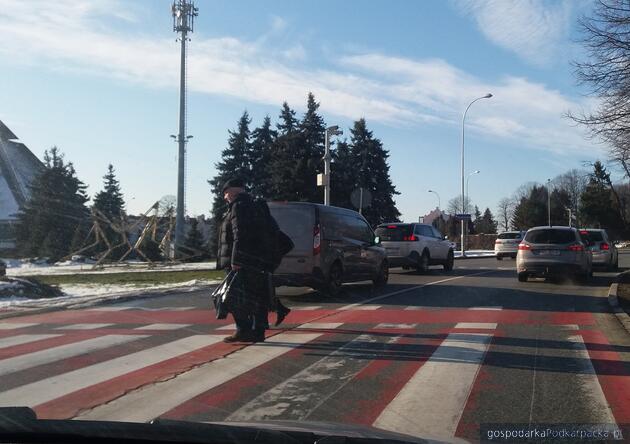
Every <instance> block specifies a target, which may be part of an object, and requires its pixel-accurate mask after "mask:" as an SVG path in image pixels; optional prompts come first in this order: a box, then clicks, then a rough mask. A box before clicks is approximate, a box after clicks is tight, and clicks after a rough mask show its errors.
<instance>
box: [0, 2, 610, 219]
mask: <svg viewBox="0 0 630 444" xmlns="http://www.w3.org/2000/svg"><path fill="white" fill-rule="evenodd" d="M195 4H196V6H197V7H198V8H199V17H198V18H197V21H196V26H195V32H194V34H192V36H191V38H192V41H191V43H190V46H189V48H190V59H189V64H188V67H189V76H188V79H189V87H190V89H189V96H188V98H189V105H188V115H189V124H188V130H189V134H192V135H193V136H194V138H193V139H192V141H191V143H190V144H189V145H188V156H189V157H188V168H187V169H188V179H187V212H188V214H190V215H199V214H206V215H207V214H208V213H209V210H210V206H211V197H210V190H209V187H208V185H207V182H206V181H207V179H209V178H211V177H212V176H213V175H214V172H215V171H214V163H215V162H217V161H219V160H220V153H221V151H222V150H223V149H224V148H225V146H226V140H227V132H228V129H233V128H234V127H235V125H236V122H237V120H238V118H239V117H240V115H241V114H242V113H243V111H244V110H247V111H248V112H249V113H250V115H251V117H252V119H253V122H252V128H253V127H255V126H256V125H259V124H260V123H261V122H262V119H263V118H264V116H265V115H267V114H268V115H270V116H271V117H272V121H274V122H275V121H276V120H277V116H278V114H279V111H280V107H281V104H282V102H283V101H285V100H286V101H288V102H289V104H290V105H291V106H292V107H293V108H295V109H296V110H297V111H298V113H299V114H300V115H301V113H302V112H303V111H304V106H305V103H306V96H307V94H308V92H309V91H312V92H313V93H314V94H315V97H316V99H317V100H318V101H319V102H321V107H320V110H321V113H322V115H323V116H324V118H325V120H326V123H327V124H329V125H332V124H338V125H340V126H341V127H342V128H344V129H345V133H346V135H347V134H348V133H349V131H348V128H349V127H350V126H352V123H353V121H354V120H356V119H359V118H361V117H364V118H366V120H367V123H368V127H369V128H370V129H371V130H372V131H373V132H374V135H375V136H376V137H378V138H380V139H381V140H382V142H383V144H384V146H385V148H386V149H388V150H389V151H390V166H391V170H390V174H391V177H392V180H393V182H394V184H395V185H396V187H397V189H398V191H400V193H401V194H400V195H399V196H397V197H396V202H397V206H398V208H399V210H400V211H401V212H402V214H403V218H404V219H405V220H407V221H412V220H417V217H418V216H420V215H423V214H425V213H427V212H428V211H429V210H431V209H432V208H434V207H435V206H436V205H437V198H436V196H435V195H434V194H431V193H428V192H427V190H428V189H433V190H435V191H437V192H438V193H439V195H440V197H441V203H442V207H443V208H445V207H446V206H447V203H448V200H449V199H451V198H453V197H455V196H457V195H458V194H459V193H460V187H461V182H460V180H461V179H460V177H461V170H460V169H461V163H460V157H461V118H462V113H463V111H464V109H465V108H466V106H467V105H468V103H470V102H471V101H472V100H473V99H475V98H477V97H480V96H483V95H484V94H486V93H487V92H491V93H492V94H493V95H494V97H493V98H491V99H488V100H480V101H478V102H476V103H475V104H474V105H473V106H472V107H471V108H470V111H469V113H468V116H467V118H466V172H467V174H468V173H469V172H472V171H474V170H480V171H481V173H480V174H478V175H474V176H472V177H471V178H470V191H469V194H470V198H471V199H472V201H473V202H474V203H475V204H477V205H479V207H480V208H481V209H482V211H483V209H484V208H485V207H490V209H491V210H492V211H493V212H494V211H495V209H496V206H497V202H498V201H499V200H500V199H501V198H503V197H508V196H510V195H512V194H513V192H514V191H515V190H516V189H517V188H518V187H519V186H520V185H521V184H523V183H525V182H530V181H535V182H545V181H546V180H547V178H550V177H554V176H556V175H558V174H561V173H564V172H566V171H567V170H569V169H572V168H581V167H582V164H583V162H585V161H586V162H587V161H593V160H595V159H602V160H605V157H606V155H605V146H603V145H600V144H598V143H596V142H595V141H592V140H588V139H587V138H585V133H584V131H583V130H582V129H581V128H579V127H575V125H574V124H573V123H572V122H571V121H570V120H568V119H567V118H566V117H564V115H565V113H566V112H567V111H569V110H572V111H580V110H582V109H587V110H588V109H590V108H592V107H593V106H596V101H595V100H594V99H590V98H588V97H587V96H585V93H586V90H585V89H584V88H580V87H578V85H577V83H576V80H575V78H574V76H573V74H572V67H571V65H570V62H571V61H572V60H575V59H577V58H580V57H582V53H581V48H580V45H579V44H578V43H576V38H577V36H578V35H577V26H576V23H577V18H578V17H579V16H580V15H581V14H584V13H588V12H589V10H590V8H591V6H592V5H591V2H587V1H573V0H564V1H563V0H553V1H536V0H519V1H517V0H490V1H468V0H453V1H437V0H435V1H429V0H426V1H411V0H407V1H403V0H395V1H377V0H373V1H356V0H345V1H343V2H341V1H337V2H333V1H328V0H322V1H318V2H301V1H300V2H296V1H265V2H262V1H253V0H251V1H223V0H222V1H213V0H212V1H211V0H198V1H197V2H195ZM170 6H171V2H170V1H168V0H165V1H163V0H134V1H125V0H56V1H47V0H29V1H22V0H15V1H14V0H0V35H2V36H3V38H2V39H1V40H0V97H1V99H0V120H2V121H3V122H5V123H6V124H7V125H8V126H9V127H10V128H11V129H12V130H13V131H14V132H15V133H16V134H17V135H18V137H19V138H20V139H21V141H22V142H24V143H25V144H26V145H27V146H28V147H29V148H30V149H31V150H32V151H33V152H34V153H35V154H36V155H37V156H40V157H42V156H43V153H44V150H46V149H48V148H50V147H51V146H53V145H57V146H58V147H59V148H60V149H61V150H62V151H63V152H64V153H65V155H66V158H67V159H68V160H70V161H72V162H73V163H74V164H75V167H76V170H77V172H78V175H79V178H80V179H81V180H83V181H84V182H85V183H86V184H87V185H88V186H89V188H88V193H89V194H90V195H94V194H95V193H96V192H98V191H99V190H100V189H101V188H102V176H103V175H104V174H105V172H106V169H107V165H108V164H109V163H112V164H113V165H114V167H115V169H116V171H117V175H118V178H119V180H120V182H121V186H122V189H123V192H124V194H125V197H126V200H127V208H128V211H129V212H131V213H139V212H144V211H146V210H147V209H148V208H149V207H150V206H151V205H152V204H153V202H155V201H156V200H159V199H160V198H161V197H162V196H164V195H175V194H176V178H177V172H176V167H177V147H176V144H175V143H173V141H172V139H170V138H169V135H170V134H175V133H177V125H178V94H179V91H178V85H179V79H178V76H179V65H178V63H179V46H178V44H177V43H176V42H175V38H176V35H175V34H174V33H173V32H172V18H171V15H170ZM332 186H333V187H334V184H333V185H332Z"/></svg>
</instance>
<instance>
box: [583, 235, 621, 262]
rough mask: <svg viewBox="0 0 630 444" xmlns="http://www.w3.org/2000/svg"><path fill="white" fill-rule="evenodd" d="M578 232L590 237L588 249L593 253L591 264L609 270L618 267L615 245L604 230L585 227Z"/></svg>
mask: <svg viewBox="0 0 630 444" xmlns="http://www.w3.org/2000/svg"><path fill="white" fill-rule="evenodd" d="M580 234H586V235H588V237H589V239H590V243H589V249H590V250H591V252H592V253H593V266H601V267H606V269H607V270H609V271H613V270H616V269H617V268H618V267H619V254H618V251H617V247H615V244H613V243H612V242H611V241H610V238H609V237H608V233H606V230H599V229H595V228H586V229H582V230H580Z"/></svg>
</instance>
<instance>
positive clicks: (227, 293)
mask: <svg viewBox="0 0 630 444" xmlns="http://www.w3.org/2000/svg"><path fill="white" fill-rule="evenodd" d="M236 276H237V272H236V271H230V273H229V274H228V275H227V276H226V277H225V279H223V282H221V283H220V284H219V285H218V286H217V288H215V289H214V291H213V292H212V295H211V298H212V304H213V305H214V309H215V311H216V312H217V313H216V316H217V319H225V318H227V315H228V313H229V312H230V309H231V308H232V302H233V301H232V300H233V299H234V292H235V290H236V289H235V288H234V287H235V286H236V285H238V280H237V279H236Z"/></svg>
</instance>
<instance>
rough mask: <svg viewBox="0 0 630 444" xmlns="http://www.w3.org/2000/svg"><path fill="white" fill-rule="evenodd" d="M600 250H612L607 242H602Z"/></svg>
mask: <svg viewBox="0 0 630 444" xmlns="http://www.w3.org/2000/svg"><path fill="white" fill-rule="evenodd" d="M599 248H601V249H602V250H610V245H608V244H607V243H606V242H602V244H601V245H600V246H599Z"/></svg>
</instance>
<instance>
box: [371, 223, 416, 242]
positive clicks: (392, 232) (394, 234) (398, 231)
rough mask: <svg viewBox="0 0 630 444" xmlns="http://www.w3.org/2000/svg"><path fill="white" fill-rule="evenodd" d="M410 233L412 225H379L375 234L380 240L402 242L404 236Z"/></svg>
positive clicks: (411, 232)
mask: <svg viewBox="0 0 630 444" xmlns="http://www.w3.org/2000/svg"><path fill="white" fill-rule="evenodd" d="M412 234H413V226H412V225H381V226H380V227H378V228H377V229H376V235H377V236H378V237H380V238H381V240H382V241H390V242H402V241H403V239H404V238H405V237H409V236H411V235H412Z"/></svg>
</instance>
